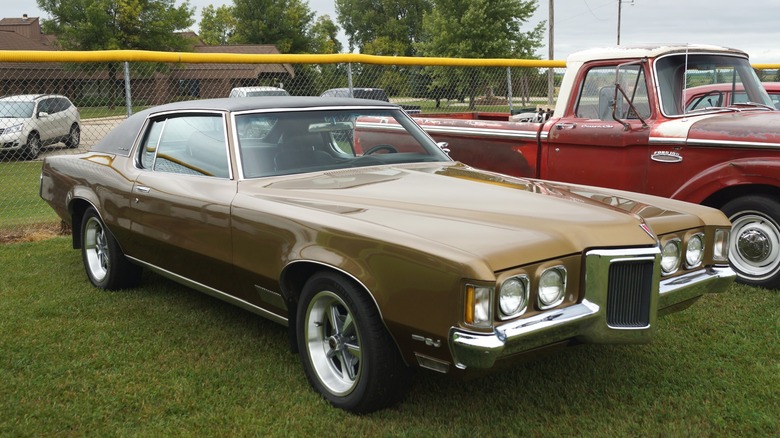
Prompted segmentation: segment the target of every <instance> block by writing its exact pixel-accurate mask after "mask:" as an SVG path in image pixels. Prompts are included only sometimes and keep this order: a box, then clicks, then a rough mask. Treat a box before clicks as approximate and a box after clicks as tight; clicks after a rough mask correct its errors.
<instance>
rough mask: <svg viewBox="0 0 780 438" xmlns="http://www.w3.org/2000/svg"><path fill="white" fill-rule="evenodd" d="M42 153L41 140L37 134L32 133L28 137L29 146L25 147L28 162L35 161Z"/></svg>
mask: <svg viewBox="0 0 780 438" xmlns="http://www.w3.org/2000/svg"><path fill="white" fill-rule="evenodd" d="M40 153H41V138H40V137H39V136H38V134H37V133H35V132H31V133H30V135H29V136H27V144H26V145H25V146H24V156H25V157H26V158H27V159H28V160H34V159H36V158H38V154H40Z"/></svg>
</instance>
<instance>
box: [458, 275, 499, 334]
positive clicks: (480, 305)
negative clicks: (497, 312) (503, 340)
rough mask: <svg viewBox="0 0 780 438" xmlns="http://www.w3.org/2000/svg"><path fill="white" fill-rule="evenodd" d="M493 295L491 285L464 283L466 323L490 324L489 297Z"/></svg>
mask: <svg viewBox="0 0 780 438" xmlns="http://www.w3.org/2000/svg"><path fill="white" fill-rule="evenodd" d="M492 295H493V288H492V287H485V286H477V285H473V284H467V285H466V314H465V317H464V319H465V321H466V323H467V324H471V325H477V326H489V325H490V297H491V296H492Z"/></svg>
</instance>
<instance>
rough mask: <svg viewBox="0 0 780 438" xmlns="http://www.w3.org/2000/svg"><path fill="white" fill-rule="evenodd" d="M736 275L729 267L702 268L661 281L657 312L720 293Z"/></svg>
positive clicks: (729, 284)
mask: <svg viewBox="0 0 780 438" xmlns="http://www.w3.org/2000/svg"><path fill="white" fill-rule="evenodd" d="M736 277H737V274H736V273H735V272H734V270H733V269H731V267H729V266H715V267H710V268H702V269H699V270H698V271H694V272H689V273H687V274H684V275H680V276H678V277H672V278H667V279H664V280H661V285H660V288H659V295H660V297H659V300H658V311H659V312H662V311H663V310H664V309H666V308H668V307H671V306H674V305H675V304H679V303H683V302H685V301H688V300H691V299H694V298H697V297H699V296H701V295H704V294H707V293H720V292H723V291H725V290H726V289H728V288H729V286H731V283H733V281H734V279H735V278H736Z"/></svg>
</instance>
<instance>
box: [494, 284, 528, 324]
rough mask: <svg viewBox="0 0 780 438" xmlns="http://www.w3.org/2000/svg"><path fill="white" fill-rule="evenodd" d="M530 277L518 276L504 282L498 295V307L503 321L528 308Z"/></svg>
mask: <svg viewBox="0 0 780 438" xmlns="http://www.w3.org/2000/svg"><path fill="white" fill-rule="evenodd" d="M528 289H529V281H528V276H526V275H518V276H516V277H512V278H509V279H507V280H506V281H504V283H503V284H501V290H500V291H499V293H498V307H499V309H500V310H501V317H502V318H503V319H506V318H511V317H513V316H517V315H519V314H521V313H523V312H524V311H525V309H526V308H527V307H528Z"/></svg>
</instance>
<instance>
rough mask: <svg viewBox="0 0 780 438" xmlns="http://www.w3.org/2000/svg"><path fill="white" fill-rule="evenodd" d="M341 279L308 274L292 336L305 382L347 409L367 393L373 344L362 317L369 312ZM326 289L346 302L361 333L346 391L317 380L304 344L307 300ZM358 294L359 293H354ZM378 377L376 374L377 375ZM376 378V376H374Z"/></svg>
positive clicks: (308, 302) (332, 402) (326, 397)
mask: <svg viewBox="0 0 780 438" xmlns="http://www.w3.org/2000/svg"><path fill="white" fill-rule="evenodd" d="M342 283H343V282H342V281H340V280H338V279H337V278H336V277H335V276H334V275H330V274H317V275H315V276H314V277H312V278H311V279H310V280H309V281H308V282H307V283H306V285H305V286H304V288H303V291H302V293H301V299H300V303H299V305H298V309H297V315H296V333H297V335H296V337H297V342H298V352H299V354H300V355H301V363H302V364H303V368H304V372H305V374H306V377H307V379H308V380H309V383H310V384H311V385H312V386H313V387H314V389H315V390H317V392H319V393H320V394H321V395H322V396H323V397H325V399H327V400H328V401H329V402H330V403H331V404H333V405H334V406H335V407H337V408H341V409H345V410H347V411H355V410H356V409H359V406H360V405H361V404H362V401H363V399H365V397H366V396H367V394H368V392H369V391H368V386H369V383H370V381H371V379H372V377H373V376H372V374H374V373H373V372H372V371H373V359H372V357H371V356H372V354H371V353H372V352H371V351H369V350H371V349H372V348H374V346H372V345H371V341H370V340H369V339H367V336H366V334H367V332H368V330H369V328H368V327H366V318H370V317H371V315H365V314H364V313H365V311H364V309H362V307H361V304H358V303H356V302H355V298H356V297H354V295H356V291H355V290H353V288H352V287H350V286H351V285H348V284H342ZM326 290H327V291H330V292H332V293H334V294H335V295H337V296H338V297H339V298H341V300H342V301H343V302H344V304H345V305H346V306H347V309H348V311H349V312H350V314H351V315H352V317H353V318H354V320H355V324H356V326H357V330H358V332H359V333H360V334H361V341H360V349H361V359H360V376H359V377H358V381H357V383H356V385H355V387H354V388H353V389H352V391H350V392H349V393H348V394H346V395H343V396H339V395H336V394H333V393H331V392H330V390H329V389H328V388H327V387H326V386H325V385H324V384H323V383H322V382H321V381H320V378H319V376H318V374H317V372H316V370H315V369H314V365H313V364H312V358H311V356H310V354H309V350H308V346H307V345H306V336H305V330H306V319H307V318H306V317H307V313H308V309H309V305H310V304H311V300H312V299H313V298H314V297H315V296H316V295H317V294H318V293H319V292H322V291H326ZM357 298H359V297H357ZM377 377H378V376H377ZM374 378H376V377H374Z"/></svg>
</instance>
